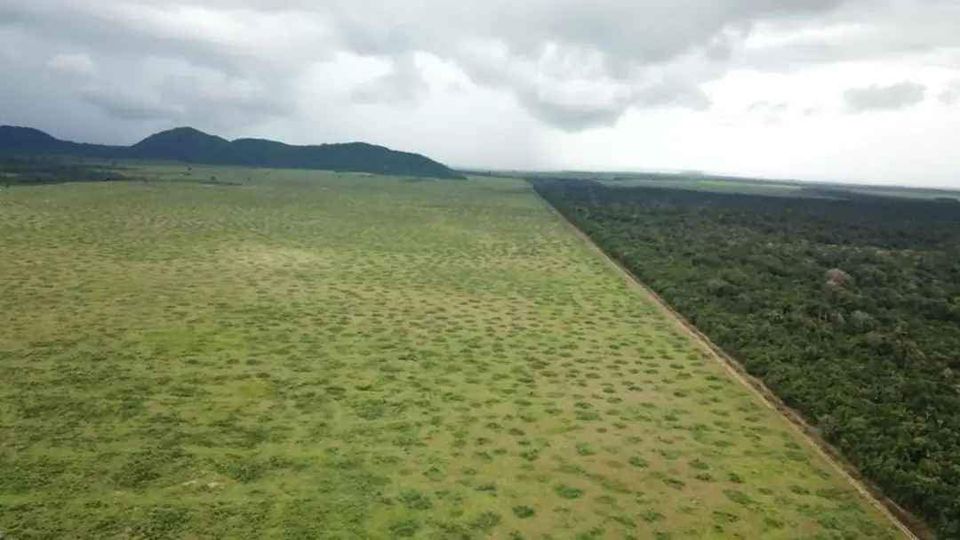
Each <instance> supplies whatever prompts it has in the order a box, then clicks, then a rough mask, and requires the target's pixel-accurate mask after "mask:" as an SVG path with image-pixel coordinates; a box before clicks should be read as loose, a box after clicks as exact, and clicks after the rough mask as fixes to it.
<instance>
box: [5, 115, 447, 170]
mask: <svg viewBox="0 0 960 540" xmlns="http://www.w3.org/2000/svg"><path fill="white" fill-rule="evenodd" d="M0 155H67V156H77V157H93V158H106V159H142V160H161V161H179V162H184V163H196V164H208V165H244V166H253V167H276V168H295V169H322V170H333V171H345V172H367V173H374V174H388V175H400V176H419V177H434V178H463V176H462V175H460V174H459V173H457V172H455V171H453V170H452V169H450V168H449V167H447V166H446V165H444V164H442V163H440V162H437V161H434V160H432V159H430V158H428V157H427V156H424V155H422V154H416V153H412V152H401V151H397V150H392V149H390V148H387V147H385V146H379V145H375V144H370V143H365V142H347V143H329V144H320V145H292V144H287V143H283V142H279V141H273V140H269V139H260V138H239V139H234V140H232V141H231V140H227V139H224V138H223V137H219V136H216V135H211V134H209V133H205V132H203V131H200V130H198V129H195V128H192V127H186V126H185V127H177V128H173V129H169V130H165V131H161V132H158V133H154V134H152V135H149V136H147V137H145V138H144V139H142V140H141V141H139V142H137V143H136V144H133V145H130V146H111V145H101V144H87V143H78V142H73V141H66V140H61V139H58V138H56V137H54V136H52V135H50V134H49V133H46V132H44V131H41V130H38V129H35V128H31V127H20V126H5V125H4V126H0Z"/></svg>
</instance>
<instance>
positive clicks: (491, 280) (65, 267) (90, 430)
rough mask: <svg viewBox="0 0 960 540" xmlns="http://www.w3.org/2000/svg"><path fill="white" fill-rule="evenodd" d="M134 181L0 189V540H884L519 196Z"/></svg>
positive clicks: (788, 432)
mask: <svg viewBox="0 0 960 540" xmlns="http://www.w3.org/2000/svg"><path fill="white" fill-rule="evenodd" d="M134 173H135V175H136V176H138V177H142V178H145V179H148V180H149V181H131V182H119V183H99V184H97V183H89V184H82V183H78V184H63V185H53V186H39V187H13V188H10V189H7V190H5V191H2V192H0V252H2V257H0V531H4V532H5V533H6V534H7V535H8V536H10V537H13V538H65V537H85V538H117V537H123V538H126V537H134V538H168V537H192V538H204V537H234V538H258V537H287V538H319V537H322V538H356V537H376V538H388V537H389V538H399V537H422V538H461V537H462V538H469V537H497V538H629V537H636V538H671V537H672V538H690V537H715V538H730V537H740V538H761V537H763V538H797V537H807V538H886V537H895V536H896V532H895V529H893V527H892V526H891V525H890V524H889V523H888V522H887V521H886V520H885V518H884V517H883V516H882V515H881V514H880V513H879V511H877V510H876V509H874V508H873V507H872V506H870V504H869V503H868V502H867V501H866V500H865V499H863V498H862V497H860V496H859V495H858V494H857V493H856V492H855V491H854V490H853V488H852V487H851V486H850V485H849V484H847V483H846V481H845V480H844V479H843V478H842V477H841V476H840V475H839V474H838V473H837V472H836V471H834V470H833V468H832V467H831V466H830V465H829V464H828V463H826V462H825V461H824V460H822V459H821V458H820V457H818V455H817V454H816V453H815V452H813V451H812V449H811V448H809V447H808V446H807V443H806V442H805V441H802V440H800V438H799V437H798V435H796V433H795V432H794V431H793V430H792V429H791V428H790V427H789V426H788V424H787V423H786V421H785V420H784V419H783V418H781V417H780V416H779V415H778V414H777V413H776V412H775V411H773V410H771V409H769V408H767V407H765V406H764V405H763V404H762V403H761V402H760V401H759V400H758V399H757V398H755V397H754V396H753V395H752V394H751V393H749V392H748V391H747V390H746V389H745V388H743V387H742V386H740V385H739V384H738V383H736V382H735V381H733V380H732V379H730V378H729V377H728V376H727V374H726V373H725V371H724V369H723V368H722V366H720V365H719V364H717V363H716V362H715V361H714V360H713V359H711V358H710V357H709V356H708V355H707V354H706V353H705V352H704V351H702V350H700V349H699V348H698V346H697V345H696V344H694V343H693V342H692V341H691V340H690V339H689V338H688V337H687V336H686V335H685V334H683V333H682V332H681V330H680V329H679V328H678V327H677V326H676V324H675V322H674V321H672V320H671V319H668V318H667V317H666V316H665V315H664V314H663V313H662V312H661V311H659V309H658V308H657V307H656V306H655V305H654V304H653V303H651V302H650V301H649V300H648V299H647V298H645V297H643V296H641V295H639V294H637V293H636V291H634V290H632V289H631V288H630V287H629V286H628V285H627V284H626V283H625V282H624V280H623V279H622V276H620V275H619V274H618V273H617V272H616V271H615V270H613V269H612V268H611V267H610V266H609V265H607V264H606V262H605V261H603V260H602V259H601V258H599V257H598V256H597V255H596V254H595V253H593V252H592V251H591V250H589V249H587V247H586V246H584V245H583V244H582V242H581V240H580V239H578V238H577V237H576V236H574V235H573V234H572V233H571V232H570V231H569V230H568V229H567V228H566V227H565V225H564V224H563V223H562V222H561V221H559V220H558V218H557V217H556V216H554V215H553V214H552V213H551V212H550V211H549V210H548V209H547V208H546V207H545V206H544V204H543V202H542V201H540V200H539V199H538V198H537V197H536V196H535V195H534V193H533V192H532V190H531V189H530V188H529V187H528V186H527V185H526V184H525V183H523V182H520V181H515V180H507V179H483V180H471V181H467V182H463V181H444V182H434V181H416V182H414V181H405V180H403V179H391V178H381V177H368V176H359V175H347V174H333V173H322V172H309V171H279V170H269V171H268V170H248V169H226V168H220V169H213V168H210V169H207V168H200V167H195V168H194V170H193V171H192V173H191V175H190V176H189V177H187V176H184V175H183V167H173V166H170V167H153V168H145V169H141V170H138V171H134ZM213 177H216V182H208V183H199V182H193V181H189V180H190V178H203V179H211V178H213Z"/></svg>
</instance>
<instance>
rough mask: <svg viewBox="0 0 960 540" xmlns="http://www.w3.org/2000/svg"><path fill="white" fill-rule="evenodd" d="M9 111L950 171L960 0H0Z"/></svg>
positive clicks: (540, 149) (291, 136)
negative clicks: (180, 0) (0, 0)
mask: <svg viewBox="0 0 960 540" xmlns="http://www.w3.org/2000/svg"><path fill="white" fill-rule="evenodd" d="M0 73H2V74H3V76H2V77H0V123H2V124H14V125H29V126H34V127H37V128H40V129H43V130H46V131H48V132H50V133H51V134H53V135H55V136H58V137H61V138H67V139H73V140H81V141H89V142H102V143H112V144H129V143H132V142H135V141H137V140H139V139H140V138H142V137H144V136H145V135H147V134H149V133H151V132H154V131H158V130H161V129H166V128H170V127H174V126H180V125H192V126H194V127H197V128H199V129H202V130H205V131H209V132H213V133H217V134H220V135H223V136H225V137H228V138H234V137H242V136H258V137H269V138H276V139H281V140H284V141H287V142H291V143H320V142H339V141H348V140H365V141H369V142H374V143H379V144H385V145H387V146H391V147H394V148H398V149H404V150H411V151H417V152H423V153H426V154H428V155H430V156H431V157H434V158H436V159H439V160H441V161H444V162H446V163H449V164H452V165H456V166H473V167H488V168H501V169H503V168H524V169H594V170H597V169H603V170H702V171H709V172H719V173H733V174H741V175H760V176H768V177H779V178H801V179H819V180H837V181H861V182H872V183H905V184H916V185H933V186H950V187H958V188H960V150H958V149H960V0H509V1H508V0H484V1H474V0H459V1H449V0H363V1H360V0H345V1H340V0H292V1H283V2H281V1H272V0H207V1H184V2H178V1H176V0H140V1H120V0H3V1H2V2H0Z"/></svg>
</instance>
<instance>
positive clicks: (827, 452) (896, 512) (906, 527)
mask: <svg viewBox="0 0 960 540" xmlns="http://www.w3.org/2000/svg"><path fill="white" fill-rule="evenodd" d="M531 190H532V191H533V192H534V194H535V195H536V196H537V198H539V199H540V201H541V202H542V203H543V204H544V206H546V207H547V209H548V210H549V211H550V212H551V213H553V215H555V216H557V218H558V219H560V221H562V222H563V223H564V224H565V225H566V226H567V227H569V228H570V230H571V231H572V232H573V233H574V234H575V235H576V236H577V237H578V238H580V239H581V240H582V241H583V243H584V244H585V245H586V246H587V248H588V249H590V250H591V251H593V252H595V253H596V254H597V255H598V256H600V257H601V258H602V259H603V260H604V261H606V262H607V263H608V264H609V265H610V266H611V267H613V268H615V269H616V270H617V271H618V272H619V273H620V274H621V276H622V277H623V279H624V280H625V281H626V282H627V283H628V284H629V285H630V286H631V287H633V288H634V289H636V290H638V291H639V292H641V293H642V294H645V295H646V296H647V297H649V298H650V299H651V300H652V301H653V302H654V303H655V304H656V305H657V306H658V307H659V308H660V309H661V310H662V311H663V312H664V313H665V314H667V315H668V316H669V318H670V319H671V320H673V321H674V323H676V325H677V326H678V327H680V328H681V329H682V330H683V331H684V332H685V333H686V334H687V335H689V336H690V337H691V338H692V339H693V340H694V341H695V342H696V343H697V344H699V345H700V347H702V348H703V350H705V351H706V352H707V353H708V354H709V355H710V356H711V357H712V358H714V359H715V360H716V361H717V362H719V363H720V364H721V365H723V366H724V368H725V369H726V371H727V372H728V373H729V374H730V376H731V377H733V378H734V379H736V380H737V381H739V382H740V383H741V384H743V385H744V386H746V387H747V388H748V389H750V391H751V392H752V393H753V394H754V395H755V396H757V397H758V398H759V399H760V401H761V402H762V403H763V404H764V405H765V406H767V407H770V408H771V409H775V410H777V411H779V412H780V413H781V414H782V415H783V416H785V417H786V418H787V420H789V424H790V425H791V427H792V428H793V429H794V430H795V431H796V432H798V433H799V434H800V435H802V437H801V439H803V440H804V441H806V443H807V444H808V445H809V446H810V447H812V448H813V449H814V451H815V452H816V453H817V454H819V455H820V456H822V457H823V458H824V459H825V460H826V461H827V462H828V463H829V464H830V465H831V466H832V467H833V468H834V469H836V470H837V471H838V472H839V473H840V474H841V475H842V476H843V477H844V478H846V479H847V480H848V481H849V482H850V484H851V485H852V486H853V487H854V489H856V490H857V491H858V492H859V493H860V494H861V495H863V496H864V497H865V498H866V499H867V500H868V501H869V502H870V504H871V505H873V506H874V507H875V508H877V509H878V510H879V511H880V512H881V513H882V514H883V515H884V516H886V517H887V518H888V519H889V520H890V521H891V522H892V523H893V524H894V526H896V527H897V529H899V530H900V531H901V532H902V533H903V535H904V537H905V538H910V539H913V540H919V539H931V538H934V536H933V534H932V533H931V532H930V530H929V529H928V528H927V527H926V525H924V524H923V523H922V522H921V521H920V520H919V519H917V518H916V517H914V516H913V515H912V514H910V513H909V512H907V511H906V510H905V509H903V508H902V507H900V506H899V505H898V504H897V503H895V502H893V501H892V500H890V499H889V498H888V497H886V496H884V495H883V494H882V493H881V492H880V490H879V489H878V488H877V487H876V486H874V485H872V484H871V483H870V482H869V481H868V480H866V479H865V478H863V476H862V475H861V474H860V473H859V472H858V471H857V470H856V468H855V467H854V466H853V465H851V464H850V463H848V462H847V461H846V460H845V459H844V458H843V456H842V455H841V454H840V453H839V452H838V451H837V450H836V449H835V448H833V447H832V446H831V445H830V444H829V443H827V442H826V441H825V440H824V439H823V438H822V437H820V435H819V433H818V432H817V430H816V429H815V428H814V427H813V426H811V425H810V424H808V423H807V421H806V420H804V418H803V417H802V416H800V414H799V413H798V412H796V411H795V410H793V409H791V408H790V407H788V406H787V405H786V404H785V403H784V402H783V401H782V400H781V399H780V398H779V397H777V395H776V394H774V393H773V392H772V391H771V390H770V389H769V388H767V387H766V385H764V384H763V382H762V381H760V380H759V379H757V378H756V377H753V376H752V375H750V374H749V373H747V371H746V369H745V368H744V367H743V366H742V365H741V364H740V363H739V362H738V361H736V360H735V359H733V358H732V357H730V356H729V355H728V354H727V353H725V352H724V351H723V350H722V349H721V348H720V347H718V346H717V345H716V344H714V343H713V342H712V341H710V338H708V337H707V336H706V335H705V334H703V333H702V332H700V330H698V329H697V328H696V327H695V326H694V325H693V324H691V323H690V322H689V321H687V320H686V319H685V318H684V317H683V316H682V315H681V314H680V313H678V312H676V311H675V310H674V309H673V308H672V307H670V305H669V304H667V303H666V302H665V301H664V300H663V298H661V297H660V295H658V294H657V293H656V292H654V291H653V290H652V289H650V288H649V287H647V286H646V285H644V284H643V283H642V282H641V281H640V280H639V279H637V277H636V276H634V275H633V273H631V272H630V271H629V270H628V269H627V268H626V267H624V266H623V265H622V264H620V262H619V261H617V260H616V259H614V258H612V257H610V256H609V255H608V254H607V253H606V252H605V251H603V250H602V249H600V247H599V246H598V245H596V244H595V243H594V242H593V240H592V239H591V238H590V237H589V236H588V235H587V234H586V233H584V232H583V231H581V230H580V228H579V227H577V226H576V225H574V224H573V223H572V222H571V221H570V220H568V219H567V218H566V217H565V216H564V215H563V214H561V213H560V212H559V211H558V210H557V209H556V208H554V207H553V205H551V204H550V203H549V202H548V201H547V200H546V199H544V198H543V197H541V196H540V194H539V193H536V191H535V190H533V189H532V188H531Z"/></svg>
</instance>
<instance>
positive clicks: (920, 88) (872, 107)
mask: <svg viewBox="0 0 960 540" xmlns="http://www.w3.org/2000/svg"><path fill="white" fill-rule="evenodd" d="M926 92H927V88H926V87H925V86H924V85H922V84H917V83H914V82H910V81H903V82H899V83H896V84H891V85H886V86H883V85H876V84H875V85H871V86H866V87H863V88H850V89H848V90H847V91H846V92H844V93H843V98H844V100H845V101H846V104H847V110H849V111H850V112H855V113H857V112H864V111H884V110H886V111H889V110H897V109H902V108H904V107H910V106H912V105H916V104H918V103H920V102H922V101H923V99H924V97H925V95H926Z"/></svg>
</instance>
